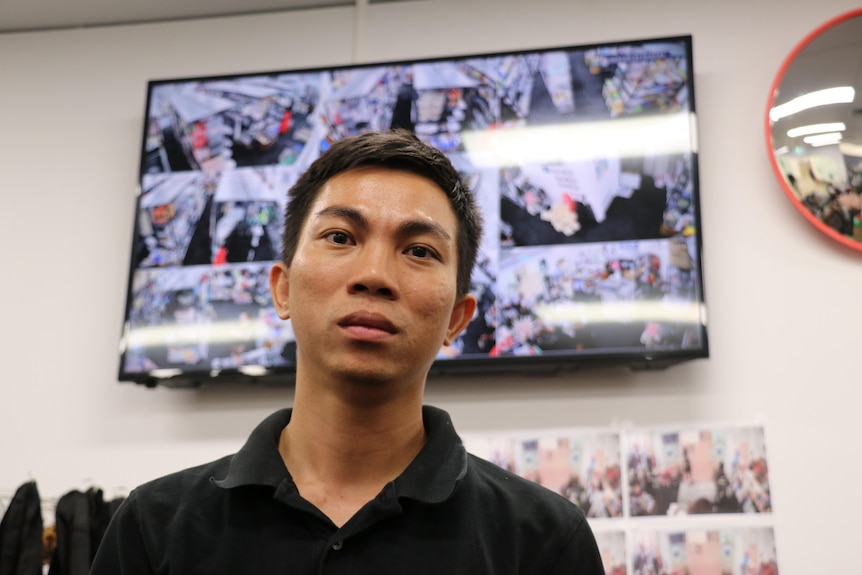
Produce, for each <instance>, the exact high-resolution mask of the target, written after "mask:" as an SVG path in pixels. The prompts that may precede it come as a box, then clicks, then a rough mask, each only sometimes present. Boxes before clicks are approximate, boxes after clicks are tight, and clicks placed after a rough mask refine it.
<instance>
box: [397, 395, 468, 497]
mask: <svg viewBox="0 0 862 575" xmlns="http://www.w3.org/2000/svg"><path fill="white" fill-rule="evenodd" d="M422 419H423V421H424V423H425V446H424V447H423V448H422V450H421V451H420V452H419V454H418V455H417V456H416V457H415V458H414V459H413V461H412V462H411V463H410V465H408V466H407V469H405V470H404V473H402V474H401V475H400V476H399V477H398V478H397V479H396V480H395V492H396V494H397V495H398V497H407V498H410V499H415V500H417V501H422V502H424V503H440V502H442V501H445V500H446V499H448V498H449V496H450V495H452V493H453V492H454V491H455V489H456V488H457V486H458V482H459V481H460V480H461V479H463V477H464V476H465V475H466V474H467V451H466V450H465V449H464V445H463V444H462V443H461V438H460V437H458V434H457V433H456V432H455V428H454V426H453V425H452V419H451V418H450V417H449V414H448V413H446V412H445V411H443V410H442V409H438V408H436V407H431V406H427V405H426V406H424V407H423V408H422Z"/></svg>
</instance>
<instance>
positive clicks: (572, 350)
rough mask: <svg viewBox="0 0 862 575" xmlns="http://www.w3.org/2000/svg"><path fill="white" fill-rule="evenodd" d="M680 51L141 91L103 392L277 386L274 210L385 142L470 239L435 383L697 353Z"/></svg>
mask: <svg viewBox="0 0 862 575" xmlns="http://www.w3.org/2000/svg"><path fill="white" fill-rule="evenodd" d="M693 79H694V75H693V66H692V39H691V37H690V36H677V37H668V38H655V39H647V40H637V41H627V42H612V43H604V44H598V45H581V46H562V47H552V48H547V49H538V50H529V51H512V52H503V53H494V54H480V55H467V56H461V57H446V58H436V59H426V60H413V61H397V62H385V63H376V64H368V65H350V66H340V67H330V68H325V69H320V68H318V69H302V70H278V71H271V72H255V73H248V74H232V75H224V76H217V77H197V78H178V79H166V80H154V81H150V82H149V83H148V94H147V105H146V115H145V120H144V133H143V138H142V147H141V159H140V180H139V183H140V187H139V190H138V196H137V203H136V214H135V216H136V217H135V226H134V238H133V242H132V251H131V253H132V255H131V258H130V262H131V263H130V270H129V282H128V293H127V304H126V310H125V318H124V323H123V330H122V335H121V345H120V355H121V357H120V369H119V379H120V380H121V381H130V382H135V383H140V384H144V385H147V386H155V385H168V386H191V385H197V384H201V383H206V382H223V381H237V380H241V381H249V382H251V381H257V382H268V381H272V382H291V381H292V374H293V373H294V371H295V357H296V344H295V341H294V337H293V332H292V330H291V326H290V322H289V321H288V322H283V321H281V320H279V318H278V317H277V316H276V314H275V312H274V309H273V307H272V302H271V299H270V294H269V289H268V280H267V278H268V273H269V269H270V267H271V265H272V263H273V261H275V260H277V259H278V257H279V254H280V250H281V246H280V242H281V240H280V237H281V227H282V222H283V218H284V209H285V204H286V197H287V191H288V189H289V188H290V187H291V185H292V184H293V182H294V181H295V180H296V179H297V177H298V175H299V174H300V173H301V172H302V171H303V170H304V169H305V168H306V167H307V166H308V165H309V164H310V163H311V162H312V161H313V160H314V159H315V158H317V157H318V156H319V155H320V154H321V153H322V152H323V151H325V150H326V149H327V148H328V147H329V146H330V145H332V143H333V142H335V141H337V140H339V139H341V138H344V137H346V136H351V135H355V134H359V133H361V132H364V131H368V130H388V129H390V128H392V127H402V128H407V129H409V130H411V131H413V132H414V133H415V134H417V135H418V137H419V138H421V139H422V140H423V141H425V142H428V143H430V144H431V145H433V146H436V147H438V148H439V149H441V150H442V151H443V152H444V153H446V154H447V156H448V157H449V158H450V159H451V160H452V162H453V164H454V165H455V166H456V167H457V169H459V170H460V171H461V172H462V173H463V175H464V177H465V180H466V181H467V183H468V184H469V186H470V188H471V190H472V191H473V193H474V194H475V195H476V197H477V199H478V203H479V205H480V206H481V209H482V211H483V213H484V217H485V221H486V230H487V231H486V235H485V237H484V240H483V243H482V246H481V249H480V254H479V263H478V266H477V268H476V270H475V272H474V275H473V281H472V283H473V289H474V292H475V294H476V295H477V297H478V300H479V308H478V311H477V313H476V315H475V317H474V319H473V320H472V323H471V324H470V325H469V327H468V328H467V330H466V331H465V333H464V334H463V335H462V336H461V337H460V338H459V339H458V341H457V342H456V343H455V345H453V346H451V347H447V348H444V349H441V351H440V354H439V357H438V359H437V361H436V362H435V364H434V367H433V368H432V379H433V376H434V374H438V373H444V372H445V373H453V374H461V373H474V374H475V373H480V374H486V373H487V374H490V373H497V372H501V371H502V372H506V373H512V372H523V373H533V372H555V371H558V370H566V369H576V368H581V367H584V366H595V365H603V366H605V365H622V366H628V367H631V368H641V369H646V368H652V367H656V368H663V367H666V366H669V365H672V364H675V363H678V362H681V361H685V360H690V359H695V358H703V357H707V356H708V345H707V332H706V309H705V304H704V293H703V277H702V260H701V253H702V250H701V238H702V234H701V218H700V200H699V189H698V166H697V143H696V140H697V130H696V115H695V106H694V85H693Z"/></svg>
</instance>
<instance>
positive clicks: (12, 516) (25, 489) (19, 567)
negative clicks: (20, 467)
mask: <svg viewBox="0 0 862 575" xmlns="http://www.w3.org/2000/svg"><path fill="white" fill-rule="evenodd" d="M42 528H43V525H42V501H41V499H40V498H39V489H38V488H37V487H36V482H35V481H28V482H27V483H25V484H23V485H22V486H21V487H19V488H18V490H17V491H15V495H14V497H12V501H10V502H9V508H8V509H7V510H6V512H5V513H4V514H3V519H2V521H0V575H42Z"/></svg>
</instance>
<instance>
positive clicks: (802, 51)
mask: <svg viewBox="0 0 862 575" xmlns="http://www.w3.org/2000/svg"><path fill="white" fill-rule="evenodd" d="M860 70H862V8H859V9H855V10H853V11H850V12H847V13H845V14H842V15H839V16H837V17H836V18H833V19H832V20H829V21H827V22H825V23H824V24H822V25H821V26H819V27H818V28H816V29H815V30H814V31H813V32H811V33H810V34H809V35H808V36H807V37H805V38H804V39H803V40H802V41H801V42H800V43H799V44H798V45H797V46H796V47H795V48H794V50H793V51H792V52H791V53H790V55H789V56H788V57H787V59H786V60H785V61H784V63H783V64H782V66H781V68H780V69H779V72H778V74H777V76H776V78H775V81H774V82H773V84H772V90H771V91H770V93H769V98H768V102H767V106H766V110H765V112H766V113H765V114H764V120H765V122H764V124H765V128H766V141H767V148H768V151H769V152H768V153H769V159H770V162H771V165H772V168H773V170H774V172H775V175H776V177H777V179H778V181H779V183H780V184H781V187H782V189H783V191H784V193H785V195H786V196H787V197H788V198H789V199H790V201H791V202H792V203H793V205H794V207H795V208H796V209H797V210H798V211H799V212H800V213H801V214H802V215H803V216H804V217H805V219H806V220H808V221H809V222H810V223H811V224H813V225H814V226H815V227H816V228H817V229H818V230H820V231H821V232H823V233H824V234H826V235H827V236H829V237H830V238H832V239H834V240H837V241H838V242H840V243H842V244H844V245H845V246H848V247H850V248H853V249H854V250H858V251H862V214H860V211H862V210H860V208H862V104H860V105H859V106H857V105H856V104H854V101H855V98H856V92H857V90H858V88H860V87H862V77H860V74H859V71H860Z"/></svg>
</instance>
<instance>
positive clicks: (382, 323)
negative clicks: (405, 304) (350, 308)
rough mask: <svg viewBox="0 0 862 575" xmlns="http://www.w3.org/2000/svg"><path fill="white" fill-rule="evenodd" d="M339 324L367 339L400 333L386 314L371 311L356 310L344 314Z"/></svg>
mask: <svg viewBox="0 0 862 575" xmlns="http://www.w3.org/2000/svg"><path fill="white" fill-rule="evenodd" d="M338 326H339V327H341V328H344V329H346V330H349V331H350V332H351V333H353V334H354V335H356V336H358V337H360V338H362V339H366V338H369V337H370V338H372V339H377V338H378V337H381V336H386V335H393V334H396V333H398V328H396V327H395V324H393V323H392V322H391V321H389V320H388V319H387V318H386V317H385V316H383V315H380V314H378V313H371V312H356V313H352V314H349V315H346V316H344V317H343V318H341V319H340V320H339V321H338Z"/></svg>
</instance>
